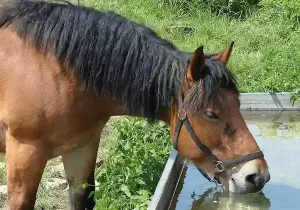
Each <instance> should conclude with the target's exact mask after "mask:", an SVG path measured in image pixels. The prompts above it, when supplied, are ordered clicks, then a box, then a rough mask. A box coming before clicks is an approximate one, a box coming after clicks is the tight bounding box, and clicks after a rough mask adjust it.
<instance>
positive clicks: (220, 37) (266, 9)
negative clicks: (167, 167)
mask: <svg viewBox="0 0 300 210" xmlns="http://www.w3.org/2000/svg"><path fill="white" fill-rule="evenodd" d="M240 1H242V0H240ZM276 1H277V2H276ZM296 1H297V0H296ZM296 1H294V3H295V2H296ZM170 2H171V3H170ZM199 2H204V1H203V0H201V1H198V0H195V1H194V0H182V1H177V0H174V1H173V0H169V1H168V0H135V1H130V0H110V1H104V0H87V1H85V2H84V4H85V5H87V6H91V7H94V8H96V9H99V10H113V11H116V12H117V13H119V14H122V15H124V16H126V17H128V18H130V19H132V20H134V21H136V22H139V23H142V24H144V25H146V26H148V27H150V28H152V29H154V30H155V31H156V32H158V34H159V35H160V36H162V37H163V38H165V39H168V40H170V41H172V42H173V43H174V44H175V45H176V46H178V47H179V48H180V49H182V50H186V51H194V50H195V49H196V48H197V47H198V46H200V45H204V49H205V50H206V52H207V53H211V52H219V51H221V50H223V49H224V48H226V47H227V46H228V45H229V44H230V42H231V41H233V40H234V41H235V46H234V51H233V53H232V56H231V59H230V62H229V67H230V68H231V70H232V71H233V72H234V73H235V74H236V76H237V78H238V81H239V87H240V90H241V92H269V91H270V92H277V91H297V90H299V84H300V42H299V40H300V27H299V23H298V22H297V20H298V15H297V11H298V10H295V11H296V12H294V11H293V9H291V8H290V6H287V5H285V7H280V6H278V0H263V1H261V2H260V3H259V7H255V9H257V10H256V11H255V12H253V13H250V12H251V11H253V8H249V10H247V9H248V8H241V9H243V10H245V11H246V13H247V11H248V13H247V15H246V16H245V17H244V18H243V19H237V18H236V15H232V13H231V12H232V11H229V12H228V11H227V13H223V15H222V14H220V13H219V15H216V10H215V11H214V10H213V9H211V8H208V7H207V6H205V7H204V6H203V4H199ZM220 2H221V1H220ZM296 4H297V3H295V5H296ZM213 6H216V5H213ZM217 6H218V5H217ZM250 9H251V10H250ZM229 10H231V8H229ZM217 11H218V10H217ZM153 126H154V127H152V126H150V125H149V124H147V123H146V122H145V121H144V120H141V119H137V118H126V119H125V121H121V122H120V124H117V125H116V127H115V129H114V132H116V135H115V137H114V138H113V139H112V140H111V141H110V144H109V145H106V148H107V149H106V151H109V152H108V155H107V159H106V161H105V163H104V165H103V166H102V167H101V168H100V169H99V170H98V171H97V178H98V181H99V182H100V189H99V191H97V192H96V198H97V209H101V210H112V209H113V210H114V209H122V210H123V209H146V208H147V204H148V202H149V200H150V199H151V196H152V194H153V192H154V190H155V187H156V184H157V181H158V180H159V178H160V175H161V173H162V170H163V167H164V164H165V161H166V159H167V157H168V154H169V153H168V152H169V149H170V148H171V147H170V145H169V135H168V128H167V127H164V126H165V125H164V126H162V125H153ZM157 126H158V127H157ZM159 126H162V127H159ZM152 135H160V136H159V137H157V136H156V137H154V136H152Z"/></svg>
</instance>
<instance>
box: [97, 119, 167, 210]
mask: <svg viewBox="0 0 300 210" xmlns="http://www.w3.org/2000/svg"><path fill="white" fill-rule="evenodd" d="M114 136H115V138H116V140H115V141H113V142H114V143H113V144H110V145H109V149H110V154H109V155H108V156H107V157H106V161H105V162H104V163H103V165H102V166H101V168H100V169H99V170H98V172H97V174H96V177H97V180H98V182H99V183H100V185H99V190H98V191H97V192H96V193H95V196H96V198H97V199H98V206H97V209H101V210H102V209H103V210H104V209H141V208H142V209H144V208H146V207H147V205H148V202H149V200H150V196H151V195H152V194H153V192H154V190H155V187H156V185H157V182H158V181H159V178H160V175H161V172H162V170H163V168H164V164H165V162H166V160H167V156H168V154H169V152H170V148H171V147H170V140H169V132H168V126H167V125H166V124H164V123H157V124H154V125H150V124H148V123H147V122H146V121H145V120H143V119H141V118H133V119H132V118H129V117H125V118H123V119H121V120H120V121H118V122H116V124H115V134H114Z"/></svg>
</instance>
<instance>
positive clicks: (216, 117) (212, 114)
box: [205, 111, 219, 120]
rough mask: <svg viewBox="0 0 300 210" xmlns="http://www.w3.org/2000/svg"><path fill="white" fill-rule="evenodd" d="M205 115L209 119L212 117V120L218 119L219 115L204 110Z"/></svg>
mask: <svg viewBox="0 0 300 210" xmlns="http://www.w3.org/2000/svg"><path fill="white" fill-rule="evenodd" d="M205 115H206V116H207V117H208V118H209V119H214V120H217V119H219V116H218V115H216V114H215V113H213V112H209V111H206V112H205Z"/></svg>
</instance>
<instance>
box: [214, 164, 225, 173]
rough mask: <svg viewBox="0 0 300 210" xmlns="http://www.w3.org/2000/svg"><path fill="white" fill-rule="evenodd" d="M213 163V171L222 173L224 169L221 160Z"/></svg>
mask: <svg viewBox="0 0 300 210" xmlns="http://www.w3.org/2000/svg"><path fill="white" fill-rule="evenodd" d="M215 164H216V165H215V170H214V172H215V173H216V174H220V173H222V172H224V171H225V167H224V166H223V164H222V162H221V161H216V162H215Z"/></svg>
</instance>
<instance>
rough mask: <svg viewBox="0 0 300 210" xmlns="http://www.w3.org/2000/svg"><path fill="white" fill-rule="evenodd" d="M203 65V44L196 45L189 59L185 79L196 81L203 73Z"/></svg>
mask: <svg viewBox="0 0 300 210" xmlns="http://www.w3.org/2000/svg"><path fill="white" fill-rule="evenodd" d="M204 67H205V56H204V52H203V46H200V47H198V48H197V49H196V50H195V52H194V54H193V56H192V58H191V60H190V64H189V67H188V69H187V79H188V82H189V83H190V82H192V83H194V82H197V81H198V80H199V79H201V78H202V77H203V75H204Z"/></svg>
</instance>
